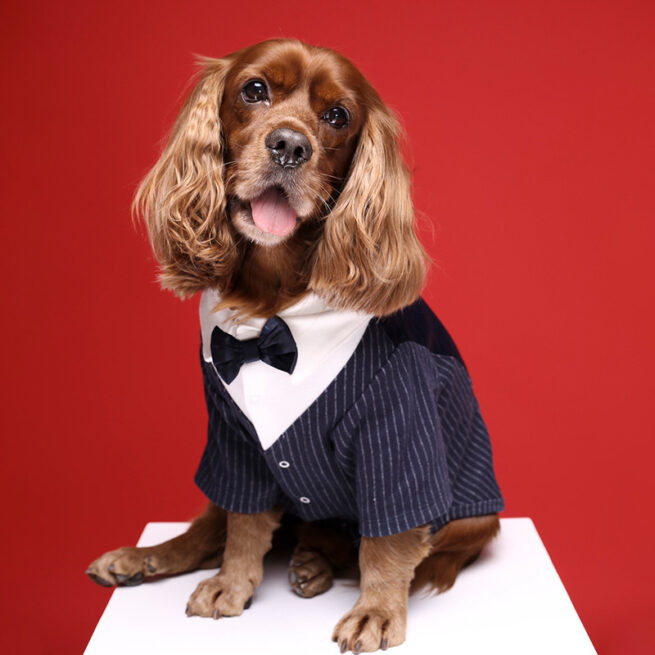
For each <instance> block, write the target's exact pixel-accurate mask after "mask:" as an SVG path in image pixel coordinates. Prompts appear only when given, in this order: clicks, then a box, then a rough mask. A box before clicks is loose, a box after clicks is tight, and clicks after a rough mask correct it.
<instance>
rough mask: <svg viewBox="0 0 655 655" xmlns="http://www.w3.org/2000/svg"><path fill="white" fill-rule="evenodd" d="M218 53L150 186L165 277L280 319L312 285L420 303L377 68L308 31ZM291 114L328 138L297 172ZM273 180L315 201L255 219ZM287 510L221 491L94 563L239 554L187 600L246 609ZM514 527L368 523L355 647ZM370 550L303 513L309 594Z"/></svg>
mask: <svg viewBox="0 0 655 655" xmlns="http://www.w3.org/2000/svg"><path fill="white" fill-rule="evenodd" d="M201 66H202V68H201V71H200V74H199V76H198V79H197V81H196V84H195V86H194V88H193V90H192V91H191V93H190V95H189V97H188V99H187V100H186V102H185V103H184V106H183V107H182V110H181V112H180V115H179V117H178V119H177V121H176V122H175V125H174V127H173V130H172V133H171V136H170V138H169V141H168V144H167V145H166V147H165V148H164V151H163V153H162V155H161V157H160V158H159V161H158V162H157V163H156V164H155V166H154V167H153V168H152V170H151V171H150V172H149V173H148V175H147V176H146V177H145V179H144V181H143V182H142V184H141V186H140V187H139V189H138V191H137V194H136V198H135V204H134V209H135V213H136V214H137V215H138V216H140V217H141V218H142V219H143V220H144V221H145V223H146V225H147V227H148V233H149V235H150V240H151V243H152V247H153V250H154V252H155V255H156V257H157V259H158V261H159V262H160V265H161V276H160V277H161V282H162V285H163V286H164V287H165V288H168V289H171V290H173V291H174V292H175V293H176V294H178V295H179V296H182V297H185V296H189V295H191V294H194V293H196V292H198V291H201V290H203V289H206V288H216V289H218V290H219V291H220V294H221V297H222V300H221V303H220V305H219V306H221V307H231V308H234V309H236V310H237V312H238V313H239V314H241V315H257V316H264V317H268V316H272V315H274V314H276V313H277V312H278V311H279V310H280V309H282V308H284V307H286V306H288V305H291V304H293V303H294V302H297V300H299V299H300V298H301V297H303V296H304V295H305V294H306V293H308V292H315V293H316V294H318V295H319V296H321V297H322V298H323V299H324V300H325V301H327V302H328V304H331V305H332V306H333V307H335V308H337V309H351V310H362V311H365V312H368V313H371V314H374V315H377V316H382V315H385V314H389V313H391V312H394V311H396V310H397V309H399V308H402V307H404V306H406V305H408V304H410V303H411V302H413V301H414V300H415V299H416V298H417V297H418V295H419V293H420V290H421V287H422V285H423V281H424V276H425V261H426V260H425V254H424V252H423V249H422V248H421V246H420V244H419V242H418V239H417V237H416V234H415V231H414V212H413V208H412V202H411V196H410V180H409V173H408V171H407V168H406V166H405V164H404V163H403V160H402V157H401V156H400V152H399V148H398V143H397V140H398V137H399V128H398V123H397V121H396V119H395V118H394V116H393V114H392V112H391V111H390V110H389V109H388V108H387V107H386V106H385V105H384V104H383V103H382V101H381V100H380V98H379V96H378V94H377V93H376V92H375V90H374V89H373V88H372V87H371V85H370V84H369V83H368V82H367V81H366V79H365V78H364V77H363V76H362V75H361V73H360V72H359V71H358V70H357V69H356V68H355V67H354V66H353V65H352V64H351V63H350V62H349V61H348V60H347V59H345V58H344V57H342V56H341V55H339V54H338V53H335V52H333V51H330V50H326V49H323V48H316V47H312V46H307V45H305V44H302V43H300V42H298V41H293V40H274V41H267V42H264V43H260V44H257V45H255V46H252V47H250V48H246V49H244V50H241V51H239V52H235V53H233V54H231V55H229V56H227V57H224V58H222V59H203V60H202V61H201ZM253 79H255V80H260V81H261V82H262V84H265V86H266V95H267V98H268V102H266V101H264V100H257V101H256V102H250V100H248V98H247V96H244V93H245V88H246V86H245V85H247V84H248V82H249V80H250V81H252V80H253ZM262 97H263V96H262ZM335 106H339V107H341V108H345V110H346V112H347V116H348V118H349V120H348V122H347V124H346V125H345V126H341V127H339V128H338V129H337V128H335V127H333V126H332V125H331V124H327V123H326V121H325V120H324V113H325V112H326V110H330V108H331V107H335ZM279 128H288V129H291V130H294V131H295V132H296V133H301V134H302V135H304V138H306V140H307V141H306V142H307V143H308V144H309V146H308V147H309V149H310V150H311V153H313V154H311V156H310V157H307V158H306V160H305V161H303V162H302V165H300V164H298V165H296V166H294V167H293V169H292V170H288V169H287V168H282V167H281V166H279V165H278V166H276V165H275V164H274V163H272V161H271V153H270V152H269V151H268V150H270V148H269V149H268V150H267V147H264V143H265V139H266V136H267V135H269V134H271V133H272V132H273V131H275V130H276V129H279ZM303 152H304V151H303ZM273 187H275V188H278V189H279V193H280V194H283V195H284V197H285V198H286V201H288V203H289V204H290V206H292V208H293V210H294V211H295V213H296V215H297V222H296V225H295V226H293V229H292V230H291V232H290V233H288V234H284V235H282V236H280V235H278V234H276V233H274V232H271V231H266V230H262V229H261V228H260V227H259V226H258V225H256V223H255V221H254V220H253V218H252V208H251V201H252V200H253V199H255V198H256V197H258V195H259V194H261V193H262V192H265V190H266V189H268V188H273ZM281 514H282V512H281V511H280V510H278V509H273V510H270V511H268V512H262V513H260V514H253V515H245V514H235V513H232V512H225V511H224V510H222V509H220V508H218V507H216V506H215V505H212V504H211V503H210V504H209V506H208V508H207V510H206V511H205V513H204V514H203V515H202V516H200V517H199V518H197V519H196V520H195V521H194V522H193V523H192V525H191V527H190V528H189V530H188V531H187V532H186V533H185V534H184V535H182V536H180V537H177V538H176V539H173V540H171V541H168V542H166V543H164V544H161V545H159V546H155V547H152V548H121V549H118V550H115V551H111V552H109V553H106V554H105V555H103V556H102V557H101V558H99V559H98V560H96V561H95V562H93V563H92V564H91V565H90V567H89V569H88V571H87V573H88V574H89V576H90V577H91V578H92V579H94V580H95V581H96V582H98V583H100V584H106V585H113V584H123V585H130V584H139V583H140V582H142V581H143V580H144V579H150V578H153V577H157V576H161V575H172V574H177V573H182V572H185V571H191V570H194V569H198V568H208V567H212V566H219V565H222V568H221V570H220V572H219V573H218V574H217V575H215V576H214V577H213V578H210V579H208V580H205V581H203V582H202V583H201V584H200V585H199V586H198V588H197V589H196V591H195V592H194V593H193V595H192V596H191V598H190V599H189V604H188V607H187V613H188V614H189V615H194V614H195V615H200V616H212V617H214V618H219V617H220V616H235V615H237V614H240V613H241V612H242V611H243V610H244V609H247V607H248V606H249V602H250V599H251V598H252V596H253V594H254V591H255V589H256V587H257V585H258V584H259V583H260V581H261V578H262V573H263V569H262V559H263V556H264V554H265V553H266V551H267V550H268V549H269V548H270V547H271V540H272V535H273V532H274V531H275V529H276V528H277V527H278V525H279V522H280V517H281ZM498 526H499V523H498V518H497V516H496V515H490V516H485V517H475V518H472V519H460V520H456V521H452V522H451V523H449V524H447V525H446V526H444V527H443V528H442V529H441V530H439V531H438V532H437V533H436V534H434V535H430V531H429V528H428V527H427V526H423V527H418V528H414V529H412V530H408V531H407V532H404V533H400V534H396V535H391V536H388V537H378V538H367V537H363V538H362V541H361V546H360V548H359V555H358V560H359V561H358V563H359V570H360V573H361V597H360V599H359V600H358V602H357V603H356V605H355V607H354V608H353V610H352V611H351V612H349V613H348V614H346V615H345V616H344V617H343V619H342V620H341V621H340V622H339V623H338V625H337V627H336V628H335V630H334V633H333V639H334V640H335V641H337V642H338V643H339V646H340V647H341V650H342V652H343V651H344V650H346V649H351V650H353V651H354V652H360V651H372V650H376V649H378V648H383V649H384V648H387V647H388V646H394V645H397V644H399V643H402V641H403V640H404V638H405V626H406V615H407V596H408V594H409V592H410V587H411V590H412V591H415V590H417V589H420V588H423V587H426V586H427V587H428V588H429V589H433V590H436V591H445V590H446V589H448V588H449V587H450V586H452V584H453V583H454V581H455V577H456V576H457V573H458V572H459V570H460V569H461V568H462V566H464V565H466V564H467V563H469V562H470V561H472V560H473V559H475V557H477V555H478V553H479V552H480V551H481V549H482V548H483V547H484V545H485V544H486V543H487V542H488V541H489V540H490V539H491V538H492V537H493V536H494V535H495V534H496V532H497V530H498ZM355 555H356V552H355V550H354V548H353V546H352V544H351V543H350V541H349V539H347V538H346V537H345V536H344V535H340V534H336V533H333V532H330V531H329V530H327V529H325V528H322V527H318V526H315V525H310V524H306V525H303V526H302V527H301V528H300V533H299V538H298V544H297V546H296V549H295V550H294V553H293V556H292V559H291V563H290V567H289V582H290V584H291V586H292V589H293V590H294V592H295V593H297V594H298V595H300V596H303V597H306V598H310V597H312V596H314V595H316V594H318V593H322V592H323V591H326V590H327V589H328V588H329V587H330V586H331V584H332V580H333V574H334V571H338V570H341V569H344V568H347V567H348V565H349V563H352V561H353V559H354V558H355Z"/></svg>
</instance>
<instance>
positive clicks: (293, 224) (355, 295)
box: [135, 40, 425, 315]
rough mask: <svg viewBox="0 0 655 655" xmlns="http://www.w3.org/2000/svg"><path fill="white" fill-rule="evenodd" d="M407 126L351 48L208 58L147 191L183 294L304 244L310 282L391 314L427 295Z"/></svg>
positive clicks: (141, 207)
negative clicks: (259, 255)
mask: <svg viewBox="0 0 655 655" xmlns="http://www.w3.org/2000/svg"><path fill="white" fill-rule="evenodd" d="M397 137H398V125H397V122H396V120H395V118H394V116H393V114H392V112H391V111H390V110H389V109H388V108H387V107H386V106H385V105H384V104H383V103H382V101H381V100H380V98H379V96H378V94H377V93H376V92H375V90H374V89H373V88H372V86H371V85H370V84H369V83H368V82H367V80H366V79H365V78H364V76H363V75H362V74H361V73H360V72H359V71H358V70H357V69H356V68H355V67H354V66H353V65H352V64H351V63H350V62H349V61H348V60H347V59H346V58H344V57H343V56H341V55H340V54H338V53H336V52H334V51H331V50H327V49H324V48H318V47H313V46H308V45H305V44H303V43H301V42H299V41H292V40H274V41H266V42H263V43H259V44H257V45H254V46H251V47H249V48H246V49H244V50H241V51H238V52H236V53H233V54H232V55H229V56H227V57H225V58H223V59H204V60H203V61H202V70H201V72H200V76H199V79H198V81H197V83H196V85H195V87H194V88H193V90H192V92H191V93H190V95H189V97H188V99H187V100H186V102H185V104H184V107H183V108H182V111H181V112H180V115H179V117H178V119H177V122H176V123H175V126H174V128H173V131H172V134H171V137H170V140H169V142H168V144H167V146H166V148H165V149H164V152H163V153H162V156H161V158H160V159H159V161H158V162H157V164H156V165H155V166H154V168H153V169H152V170H151V171H150V173H149V174H148V175H147V177H146V178H145V179H144V181H143V182H142V184H141V187H140V188H139V190H138V192H137V197H136V201H135V206H136V208H137V212H138V213H140V215H142V216H143V217H144V219H145V220H146V223H147V225H148V229H149V234H150V237H151V241H152V244H153V248H154V251H155V254H156V255H157V257H158V259H159V261H160V263H161V265H162V268H163V271H162V276H161V277H162V283H163V285H164V286H165V287H167V288H171V289H173V290H174V291H175V292H177V293H178V294H180V295H188V294H191V293H194V292H196V291H198V290H200V289H202V288H206V287H216V288H219V289H220V290H225V288H226V287H227V286H229V284H231V283H232V281H233V280H234V279H235V278H234V276H235V271H236V270H237V269H238V267H239V266H240V265H241V264H242V261H243V256H244V252H245V249H247V248H252V246H253V244H254V245H255V247H258V248H278V249H279V248H280V247H281V248H282V249H284V248H285V247H289V245H290V244H294V243H296V244H297V243H302V244H303V247H304V248H305V249H306V257H305V258H304V261H305V262H306V265H307V267H308V269H307V273H306V279H307V288H308V289H310V290H312V291H314V292H316V293H317V294H319V295H320V296H322V297H323V298H324V299H325V300H327V301H328V302H329V303H330V304H332V305H333V306H335V307H337V308H343V309H358V310H363V311H368V312H370V313H373V314H377V315H382V314H387V313H389V312H391V311H395V310H396V309H398V308H400V307H402V306H404V305H406V304H408V303H410V302H412V301H413V300H414V299H415V298H416V297H417V295H418V294H419V292H420V289H421V286H422V283H423V278H424V274H425V257H424V253H423V250H422V248H421V246H420V244H419V242H418V240H417V238H416V235H415V232H414V212H413V208H412V202H411V197H410V188H409V174H408V172H407V169H406V167H405V165H404V163H403V161H402V158H401V156H400V153H399V150H398V143H397Z"/></svg>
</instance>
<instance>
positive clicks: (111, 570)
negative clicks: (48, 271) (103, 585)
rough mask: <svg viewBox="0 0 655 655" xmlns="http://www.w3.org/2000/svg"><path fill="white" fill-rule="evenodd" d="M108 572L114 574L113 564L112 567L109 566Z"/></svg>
mask: <svg viewBox="0 0 655 655" xmlns="http://www.w3.org/2000/svg"><path fill="white" fill-rule="evenodd" d="M108 571H109V573H113V572H114V565H113V564H110V565H109V569H108Z"/></svg>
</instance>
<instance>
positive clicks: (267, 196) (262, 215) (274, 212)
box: [250, 186, 298, 237]
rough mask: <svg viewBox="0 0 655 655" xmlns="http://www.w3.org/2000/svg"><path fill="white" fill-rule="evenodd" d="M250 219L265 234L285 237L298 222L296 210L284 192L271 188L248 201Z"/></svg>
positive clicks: (274, 187)
mask: <svg viewBox="0 0 655 655" xmlns="http://www.w3.org/2000/svg"><path fill="white" fill-rule="evenodd" d="M250 218H252V221H253V223H254V224H255V225H256V226H257V227H258V228H259V229H260V230H261V231H262V232H264V233H265V234H272V235H275V236H280V237H285V236H288V235H289V234H291V232H293V230H294V228H295V227H296V223H297V222H298V217H297V213H296V210H295V209H294V208H293V207H292V206H291V203H290V202H289V199H288V198H287V196H286V194H285V193H284V191H283V190H282V189H281V188H280V187H277V186H272V187H269V188H268V189H266V190H265V191H264V192H263V193H261V194H259V195H258V196H257V197H256V198H253V199H252V200H251V201H250Z"/></svg>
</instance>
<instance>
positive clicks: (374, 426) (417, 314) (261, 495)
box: [196, 300, 503, 537]
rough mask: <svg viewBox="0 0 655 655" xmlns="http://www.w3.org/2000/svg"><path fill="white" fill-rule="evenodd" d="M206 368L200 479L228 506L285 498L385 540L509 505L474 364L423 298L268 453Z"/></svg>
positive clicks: (381, 323) (357, 356) (370, 342)
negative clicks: (472, 373)
mask: <svg viewBox="0 0 655 655" xmlns="http://www.w3.org/2000/svg"><path fill="white" fill-rule="evenodd" d="M201 363H202V367H203V376H204V383H205V396H206V400H207V408H208V412H209V427H208V442H207V447H206V449H205V452H204V453H203V456H202V460H201V462H200V466H199V468H198V472H197V474H196V483H197V484H198V486H199V487H200V489H201V490H202V491H203V492H204V493H205V494H206V495H207V496H208V498H209V499H210V500H212V502H214V503H216V504H217V505H219V506H221V507H224V508H225V509H227V510H230V511H234V512H243V513H253V512H260V511H265V510H267V509H270V508H271V507H272V506H273V505H276V504H277V505H280V506H282V507H284V508H285V509H287V510H288V511H290V512H291V513H293V514H295V515H297V516H299V517H300V518H303V519H306V520H319V519H328V518H340V519H346V520H347V521H350V522H352V524H353V526H354V527H355V529H356V532H357V533H358V534H360V535H363V536H369V537H377V536H385V535H388V534H395V533H397V532H402V531H404V530H408V529H409V528H412V527H415V526H417V525H422V524H426V523H429V524H431V525H432V527H433V529H435V530H436V529H438V528H439V527H441V526H442V525H444V524H445V523H447V522H448V521H449V520H452V519H455V518H463V517H466V516H476V515H480V514H489V513H493V512H497V511H500V510H502V509H503V500H502V497H501V494H500V490H499V488H498V485H497V483H496V479H495V475H494V471H493V464H492V456H491V446H490V443H489V436H488V434H487V430H486V427H485V425H484V422H483V420H482V417H481V415H480V410H479V407H478V403H477V401H476V399H475V396H474V394H473V389H472V386H471V382H470V379H469V376H468V374H467V371H466V368H465V366H464V363H463V361H462V359H461V356H460V355H459V352H458V351H457V348H456V347H455V344H454V343H453V341H452V339H450V336H449V335H448V333H447V332H446V330H445V329H444V327H443V325H441V323H440V322H439V321H438V319H437V318H436V316H434V314H432V312H431V310H430V309H429V308H428V306H427V305H426V304H425V303H424V302H423V301H422V300H420V301H418V302H417V303H415V304H414V305H412V306H411V307H408V308H407V309H405V310H403V311H401V312H398V313H397V314H395V315H393V316H391V317H388V318H385V319H381V320H373V321H371V323H370V324H369V327H368V329H367V330H366V332H365V334H364V336H363V337H362V340H361V341H360V343H359V345H358V346H357V349H356V350H355V352H354V353H353V355H352V357H351V358H350V360H349V361H348V363H347V364H346V365H345V366H344V368H343V369H342V370H341V371H340V373H339V374H338V375H337V377H336V378H335V379H334V380H333V381H332V382H331V383H330V385H329V386H328V387H327V389H326V390H325V392H324V393H323V394H322V395H321V396H320V397H319V398H318V399H317V400H316V401H315V402H314V403H313V404H312V405H311V406H310V407H309V408H308V409H307V410H306V411H305V412H304V413H303V414H302V415H301V416H300V417H299V418H298V419H297V420H296V421H295V422H294V423H293V424H292V425H291V426H290V427H289V429H288V430H287V431H286V432H285V433H284V434H283V435H282V436H281V437H280V438H279V439H278V440H277V441H276V442H275V443H274V444H273V445H272V446H270V447H269V448H268V449H267V450H263V449H262V447H261V445H260V443H259V440H258V438H257V435H256V433H255V430H254V428H253V426H252V424H251V423H250V421H249V420H248V419H247V418H246V417H245V416H244V414H243V413H242V412H241V410H240V409H239V408H238V407H237V406H236V404H235V403H234V401H233V400H232V398H231V397H230V395H229V393H228V392H227V391H226V390H225V388H224V386H223V385H222V384H221V383H220V381H219V380H218V378H217V376H216V372H215V371H214V369H213V367H212V365H211V363H206V362H204V360H203V358H202V355H201Z"/></svg>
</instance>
